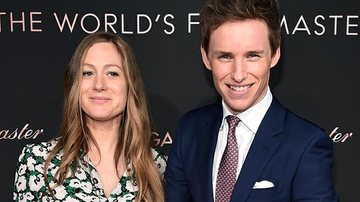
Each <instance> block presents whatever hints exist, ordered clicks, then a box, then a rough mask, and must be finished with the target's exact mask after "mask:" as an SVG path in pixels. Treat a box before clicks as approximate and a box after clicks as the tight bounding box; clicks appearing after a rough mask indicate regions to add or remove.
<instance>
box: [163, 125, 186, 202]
mask: <svg viewBox="0 0 360 202" xmlns="http://www.w3.org/2000/svg"><path fill="white" fill-rule="evenodd" d="M182 127H183V124H182V121H180V122H179V125H178V130H177V133H176V137H175V140H174V142H173V144H172V147H171V150H170V155H169V159H168V164H167V167H166V171H165V197H166V201H169V202H188V201H192V199H191V196H190V192H189V187H188V185H187V182H186V178H185V169H184V161H183V158H186V157H184V156H183V151H182V150H183V149H182V148H183V145H182V139H183V135H184V134H183V133H182Z"/></svg>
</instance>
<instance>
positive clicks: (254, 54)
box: [248, 53, 260, 58]
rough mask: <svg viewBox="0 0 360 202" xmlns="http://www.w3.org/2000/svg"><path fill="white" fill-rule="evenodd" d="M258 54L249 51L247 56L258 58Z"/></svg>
mask: <svg viewBox="0 0 360 202" xmlns="http://www.w3.org/2000/svg"><path fill="white" fill-rule="evenodd" d="M259 57H260V55H259V54H256V53H251V54H249V55H248V58H259Z"/></svg>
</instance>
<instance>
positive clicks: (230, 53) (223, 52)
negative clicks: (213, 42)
mask: <svg viewBox="0 0 360 202" xmlns="http://www.w3.org/2000/svg"><path fill="white" fill-rule="evenodd" d="M214 54H215V55H233V53H232V52H229V51H221V50H219V51H214Z"/></svg>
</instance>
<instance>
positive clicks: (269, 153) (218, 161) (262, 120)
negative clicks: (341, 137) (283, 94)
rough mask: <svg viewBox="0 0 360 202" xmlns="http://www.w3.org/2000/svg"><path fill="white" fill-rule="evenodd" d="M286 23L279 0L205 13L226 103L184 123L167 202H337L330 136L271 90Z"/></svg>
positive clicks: (215, 1)
mask: <svg viewBox="0 0 360 202" xmlns="http://www.w3.org/2000/svg"><path fill="white" fill-rule="evenodd" d="M279 22H280V19H279V9H278V3H277V2H276V0H210V1H208V3H207V5H206V6H205V8H204V9H203V10H202V12H201V25H202V28H201V29H202V30H201V54H202V59H203V62H204V64H205V66H206V68H208V69H209V70H211V71H212V75H213V81H214V85H215V87H216V90H217V91H218V93H219V94H220V95H221V97H222V102H219V103H216V104H214V105H210V106H206V107H203V108H200V109H196V110H193V111H191V112H189V113H187V114H186V115H184V117H183V118H182V119H181V120H180V122H179V125H178V130H177V134H176V139H175V141H174V144H173V146H172V149H171V152H170V156H169V161H168V166H167V170H166V173H165V183H166V199H167V201H169V202H177V201H179V202H187V201H196V202H211V201H215V202H222V201H233V202H235V201H236V202H244V201H249V202H250V201H253V202H256V201H259V202H266V201H277V202H289V201H307V202H310V201H311V202H330V201H331V202H332V201H337V196H336V194H335V192H334V187H333V182H332V164H333V159H332V158H333V157H332V143H331V141H330V140H329V138H328V136H327V135H326V134H325V132H324V131H323V130H322V129H320V128H318V127H317V126H315V125H314V124H312V123H310V122H308V121H306V120H304V119H302V118H300V117H298V116H296V115H295V114H293V113H291V112H290V111H288V110H287V109H285V108H283V107H282V106H281V105H280V104H279V102H278V101H277V100H276V99H275V98H274V97H273V96H272V94H271V92H270V90H269V87H268V83H269V76H270V69H271V68H272V67H274V66H275V65H276V64H277V62H278V61H279V58H280V23H279Z"/></svg>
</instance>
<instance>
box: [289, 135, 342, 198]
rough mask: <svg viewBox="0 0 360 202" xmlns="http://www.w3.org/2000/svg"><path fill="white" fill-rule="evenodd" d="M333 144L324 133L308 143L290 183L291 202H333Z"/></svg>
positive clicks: (315, 136) (334, 196)
mask: <svg viewBox="0 0 360 202" xmlns="http://www.w3.org/2000/svg"><path fill="white" fill-rule="evenodd" d="M332 166H333V144H332V142H331V140H330V139H329V137H328V136H327V135H326V134H325V132H319V133H317V134H315V135H314V136H313V138H312V139H311V140H310V141H309V142H308V145H307V147H306V149H305V150H304V153H303V155H302V157H301V159H300V162H299V164H298V167H297V170H296V175H295V177H294V181H293V183H292V185H293V187H292V198H293V200H292V201H296V202H335V201H338V198H337V196H336V194H335V191H334V186H333V181H332Z"/></svg>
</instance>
